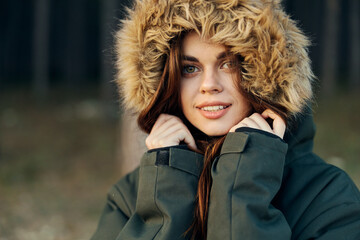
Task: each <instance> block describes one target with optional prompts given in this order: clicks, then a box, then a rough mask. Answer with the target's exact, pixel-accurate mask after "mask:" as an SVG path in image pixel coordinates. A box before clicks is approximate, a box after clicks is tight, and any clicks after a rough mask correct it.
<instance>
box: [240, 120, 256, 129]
mask: <svg viewBox="0 0 360 240" xmlns="http://www.w3.org/2000/svg"><path fill="white" fill-rule="evenodd" d="M241 123H242V124H243V125H245V126H246V127H249V128H256V129H260V125H259V124H258V123H257V122H256V121H255V120H254V119H252V118H250V117H248V118H244V119H243V120H242V121H241Z"/></svg>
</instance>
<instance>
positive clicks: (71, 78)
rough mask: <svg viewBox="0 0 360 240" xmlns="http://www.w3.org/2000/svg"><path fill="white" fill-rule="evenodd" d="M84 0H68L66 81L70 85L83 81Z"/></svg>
mask: <svg viewBox="0 0 360 240" xmlns="http://www.w3.org/2000/svg"><path fill="white" fill-rule="evenodd" d="M86 4H87V2H86V1H85V0H75V1H68V14H69V15H68V20H67V21H68V22H67V29H68V32H67V45H66V55H67V57H66V63H65V67H66V81H67V85H68V86H70V87H72V86H74V85H79V84H80V83H83V82H84V80H85V79H84V78H85V71H86V56H85V54H86V52H85V49H86V48H85V47H86V32H85V29H86V24H85V23H86V19H85V18H86V12H85V9H86V7H85V6H86Z"/></svg>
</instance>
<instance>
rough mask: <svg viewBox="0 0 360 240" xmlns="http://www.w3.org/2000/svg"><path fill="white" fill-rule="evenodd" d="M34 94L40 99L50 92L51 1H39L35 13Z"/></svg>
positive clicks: (36, 3)
mask: <svg viewBox="0 0 360 240" xmlns="http://www.w3.org/2000/svg"><path fill="white" fill-rule="evenodd" d="M34 17H35V18H34V38H33V64H34V66H33V67H34V76H33V77H34V79H33V86H32V88H33V92H34V93H35V95H36V96H38V97H43V96H45V95H47V93H48V90H49V64H48V61H49V1H48V0H37V1H36V2H35V12H34Z"/></svg>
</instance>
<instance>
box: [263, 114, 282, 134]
mask: <svg viewBox="0 0 360 240" xmlns="http://www.w3.org/2000/svg"><path fill="white" fill-rule="evenodd" d="M261 115H262V116H263V117H264V118H265V119H266V118H271V119H273V126H272V128H273V132H274V134H276V135H277V136H279V137H280V138H283V137H284V134H285V130H286V124H285V121H284V120H283V119H282V118H281V117H280V115H278V114H276V113H275V112H273V111H272V110H270V109H266V110H265V111H264V112H263V113H262V114H261Z"/></svg>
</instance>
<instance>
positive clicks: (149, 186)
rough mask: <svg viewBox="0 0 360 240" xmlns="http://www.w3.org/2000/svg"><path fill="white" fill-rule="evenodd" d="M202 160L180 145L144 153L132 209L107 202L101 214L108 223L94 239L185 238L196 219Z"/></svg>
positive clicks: (122, 194) (120, 193) (200, 156)
mask: <svg viewBox="0 0 360 240" xmlns="http://www.w3.org/2000/svg"><path fill="white" fill-rule="evenodd" d="M202 162H203V159H202V155H200V154H197V153H195V152H192V151H189V150H187V149H183V148H179V147H170V148H161V149H156V150H155V151H148V152H147V153H145V154H144V156H143V158H142V160H141V163H140V170H139V182H138V190H137V197H136V204H135V207H134V209H133V211H131V210H129V209H128V207H127V206H126V204H122V205H118V204H114V203H113V202H112V203H110V204H108V206H107V208H106V209H105V213H104V214H105V216H104V214H103V217H102V219H104V218H108V220H107V221H106V223H107V224H108V226H106V224H102V225H103V228H104V230H103V231H102V232H103V234H102V235H101V234H98V235H95V236H94V237H93V239H92V240H95V239H101V240H105V239H109V240H110V239H112V240H113V239H117V240H120V239H126V240H128V239H129V240H130V239H147V240H148V239H184V235H183V234H184V233H185V231H186V230H187V229H188V228H189V227H190V225H191V223H192V219H193V210H194V199H195V196H196V192H197V184H198V177H199V175H200V173H201V170H202V165H203V164H202ZM117 194H118V195H121V196H126V195H127V193H126V192H118V193H117ZM128 205H129V204H128ZM129 212H131V213H130V214H129ZM112 221H114V223H113V222H112ZM100 228H101V227H99V228H98V232H99V229H100ZM106 232H111V233H112V234H111V236H110V235H109V237H107V238H105V237H104V236H105V235H106Z"/></svg>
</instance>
